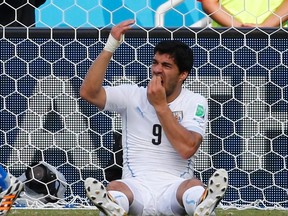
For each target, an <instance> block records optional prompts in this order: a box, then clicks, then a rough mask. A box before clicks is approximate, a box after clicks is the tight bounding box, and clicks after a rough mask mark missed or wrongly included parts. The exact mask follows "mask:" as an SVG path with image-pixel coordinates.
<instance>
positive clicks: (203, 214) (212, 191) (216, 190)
mask: <svg viewBox="0 0 288 216" xmlns="http://www.w3.org/2000/svg"><path fill="white" fill-rule="evenodd" d="M227 187H228V173H227V172H226V170H224V169H219V170H216V171H215V172H214V173H213V175H212V176H211V177H210V179H209V182H208V186H207V189H206V190H205V191H204V193H203V195H202V197H201V201H200V203H199V205H198V206H197V207H196V210H195V212H194V216H213V215H215V212H214V210H215V208H216V207H217V205H218V204H219V202H220V201H221V200H222V198H223V197H224V194H225V192H226V190H227Z"/></svg>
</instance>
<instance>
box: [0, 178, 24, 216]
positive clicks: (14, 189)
mask: <svg viewBox="0 0 288 216" xmlns="http://www.w3.org/2000/svg"><path fill="white" fill-rule="evenodd" d="M22 189H23V183H22V182H21V181H20V180H18V179H17V178H15V177H14V176H12V175H10V186H9V188H8V189H7V190H5V191H3V192H2V193H1V194H0V201H1V204H0V215H1V216H5V215H7V214H8V212H9V210H10V209H11V207H12V205H13V203H14V201H15V200H16V199H17V197H18V195H19V194H20V192H21V191H22Z"/></svg>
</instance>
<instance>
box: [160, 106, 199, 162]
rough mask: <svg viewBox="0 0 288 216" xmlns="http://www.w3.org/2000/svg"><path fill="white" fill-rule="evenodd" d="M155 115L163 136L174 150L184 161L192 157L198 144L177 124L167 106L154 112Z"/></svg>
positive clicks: (189, 133)
mask: <svg viewBox="0 0 288 216" xmlns="http://www.w3.org/2000/svg"><path fill="white" fill-rule="evenodd" d="M156 113H157V116H158V119H159V121H160V123H161V126H162V128H163V130H164V132H165V135H166V136H167V138H168V140H169V141H170V143H171V144H172V146H173V147H174V149H175V150H176V151H177V152H178V153H179V154H180V155H181V157H182V158H184V159H189V158H190V157H191V156H193V155H194V154H195V153H196V151H197V150H198V148H199V146H200V142H199V141H198V140H197V139H194V136H193V135H192V133H191V132H190V131H188V130H187V129H186V128H184V127H183V126H182V125H180V124H179V122H178V120H177V119H176V118H175V117H174V115H173V113H172V112H171V110H170V108H169V107H168V106H167V107H162V108H161V109H159V110H158V111H157V110H156Z"/></svg>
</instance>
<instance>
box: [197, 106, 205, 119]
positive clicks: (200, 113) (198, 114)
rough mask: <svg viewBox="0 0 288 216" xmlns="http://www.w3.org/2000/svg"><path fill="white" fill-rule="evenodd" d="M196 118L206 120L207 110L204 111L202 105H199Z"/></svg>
mask: <svg viewBox="0 0 288 216" xmlns="http://www.w3.org/2000/svg"><path fill="white" fill-rule="evenodd" d="M195 116H197V117H200V118H204V116H205V109H204V106H203V105H201V104H198V105H197V108H196V112H195Z"/></svg>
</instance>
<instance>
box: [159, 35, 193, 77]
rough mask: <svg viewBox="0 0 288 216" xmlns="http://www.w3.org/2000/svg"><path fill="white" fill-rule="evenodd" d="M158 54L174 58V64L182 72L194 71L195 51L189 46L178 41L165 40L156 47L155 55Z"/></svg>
mask: <svg viewBox="0 0 288 216" xmlns="http://www.w3.org/2000/svg"><path fill="white" fill-rule="evenodd" d="M157 52H158V53H160V54H169V55H170V56H171V57H172V58H174V62H175V64H176V65H177V66H178V68H179V70H180V72H184V71H188V73H190V71H191V70H192V67H193V51H192V49H191V48H190V47H189V46H188V45H187V44H185V43H183V42H181V41H178V40H164V41H161V42H160V43H158V44H157V45H156V46H155V48H154V55H155V54H156V53H157Z"/></svg>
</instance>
